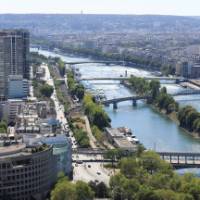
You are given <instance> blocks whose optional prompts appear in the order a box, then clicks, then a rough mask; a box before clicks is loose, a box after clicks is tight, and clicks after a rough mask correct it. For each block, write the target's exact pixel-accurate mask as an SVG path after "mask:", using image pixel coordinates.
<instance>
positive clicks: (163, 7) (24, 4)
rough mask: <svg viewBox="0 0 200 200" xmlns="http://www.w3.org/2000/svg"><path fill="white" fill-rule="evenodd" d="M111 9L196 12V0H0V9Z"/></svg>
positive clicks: (118, 11)
mask: <svg viewBox="0 0 200 200" xmlns="http://www.w3.org/2000/svg"><path fill="white" fill-rule="evenodd" d="M81 10H82V11H83V12H84V13H92V14H93V13H106V14H107V13H114V14H166V15H198V16H200V0H0V13H80V12H81Z"/></svg>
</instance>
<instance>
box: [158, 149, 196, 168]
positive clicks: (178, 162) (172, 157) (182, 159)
mask: <svg viewBox="0 0 200 200" xmlns="http://www.w3.org/2000/svg"><path fill="white" fill-rule="evenodd" d="M157 153H158V154H159V155H160V157H161V159H162V160H165V161H166V162H169V163H170V164H171V165H172V166H173V167H174V168H176V169H178V168H200V153H184V152H157Z"/></svg>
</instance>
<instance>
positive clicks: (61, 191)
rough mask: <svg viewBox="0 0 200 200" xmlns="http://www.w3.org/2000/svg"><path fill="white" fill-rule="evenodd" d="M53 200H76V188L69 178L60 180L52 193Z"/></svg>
mask: <svg viewBox="0 0 200 200" xmlns="http://www.w3.org/2000/svg"><path fill="white" fill-rule="evenodd" d="M51 200H76V188H75V186H74V185H73V184H72V183H70V182H69V181H68V180H67V178H61V179H59V180H58V182H57V184H56V185H55V187H54V189H53V190H52V192H51Z"/></svg>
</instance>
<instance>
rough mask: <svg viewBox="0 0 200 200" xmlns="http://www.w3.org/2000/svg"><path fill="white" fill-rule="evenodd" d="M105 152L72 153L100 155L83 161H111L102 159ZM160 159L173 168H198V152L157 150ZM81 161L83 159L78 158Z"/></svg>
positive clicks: (79, 151)
mask: <svg viewBox="0 0 200 200" xmlns="http://www.w3.org/2000/svg"><path fill="white" fill-rule="evenodd" d="M106 153H107V150H106V149H89V148H88V149H87V148H86V149H81V148H80V149H73V154H74V155H77V154H80V155H81V154H82V155H94V156H98V155H101V159H102V160H101V159H100V158H98V159H93V160H91V159H88V160H84V162H111V160H109V159H104V158H103V155H105V154H106ZM157 153H158V154H159V155H160V158H161V159H162V160H165V161H166V162H168V163H170V164H171V165H172V166H173V167H174V168H175V169H180V168H200V153H189V152H157ZM80 161H83V160H80Z"/></svg>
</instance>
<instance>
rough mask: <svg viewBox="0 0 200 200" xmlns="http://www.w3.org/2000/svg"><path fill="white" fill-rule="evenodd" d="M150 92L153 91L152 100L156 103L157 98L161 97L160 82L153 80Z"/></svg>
mask: <svg viewBox="0 0 200 200" xmlns="http://www.w3.org/2000/svg"><path fill="white" fill-rule="evenodd" d="M149 87H150V91H151V98H152V100H153V101H154V100H155V99H156V98H157V96H158V95H159V90H160V82H159V81H157V80H152V81H151V82H150V84H149Z"/></svg>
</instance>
